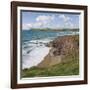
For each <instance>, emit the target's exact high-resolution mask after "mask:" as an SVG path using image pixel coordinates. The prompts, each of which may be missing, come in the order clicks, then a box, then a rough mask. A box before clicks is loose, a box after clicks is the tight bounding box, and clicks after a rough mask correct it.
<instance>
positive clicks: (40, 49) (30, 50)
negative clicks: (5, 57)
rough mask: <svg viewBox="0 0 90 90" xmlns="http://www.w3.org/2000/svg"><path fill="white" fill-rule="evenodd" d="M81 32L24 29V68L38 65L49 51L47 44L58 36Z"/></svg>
mask: <svg viewBox="0 0 90 90" xmlns="http://www.w3.org/2000/svg"><path fill="white" fill-rule="evenodd" d="M77 34H79V32H73V31H49V30H48V31H40V30H22V31H21V45H22V46H21V49H22V50H21V51H22V52H21V54H22V55H21V56H22V69H26V68H31V67H33V66H37V65H38V64H39V63H40V62H41V61H42V60H44V57H45V56H46V55H47V54H48V53H49V51H50V49H51V48H50V47H47V46H46V44H47V43H49V42H50V41H53V40H54V39H55V38H57V37H58V36H66V35H77Z"/></svg>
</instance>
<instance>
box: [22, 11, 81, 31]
mask: <svg viewBox="0 0 90 90" xmlns="http://www.w3.org/2000/svg"><path fill="white" fill-rule="evenodd" d="M21 15H22V30H29V29H31V28H52V29H62V28H79V16H80V14H76V13H74V14H71V13H60V12H59V13H53V12H35V11H34V12H32V11H22V14H21Z"/></svg>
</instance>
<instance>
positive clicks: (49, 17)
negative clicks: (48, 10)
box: [36, 15, 54, 22]
mask: <svg viewBox="0 0 90 90" xmlns="http://www.w3.org/2000/svg"><path fill="white" fill-rule="evenodd" d="M53 19H54V16H50V15H48V16H47V15H40V16H38V17H37V18H36V21H41V22H45V21H51V20H53Z"/></svg>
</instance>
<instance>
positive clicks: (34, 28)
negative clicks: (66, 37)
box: [30, 28, 79, 31]
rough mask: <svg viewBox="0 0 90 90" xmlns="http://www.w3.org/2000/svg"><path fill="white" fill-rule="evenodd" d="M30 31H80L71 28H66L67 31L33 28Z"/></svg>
mask: <svg viewBox="0 0 90 90" xmlns="http://www.w3.org/2000/svg"><path fill="white" fill-rule="evenodd" d="M30 30H40V31H48V30H49V31H50V30H51V31H79V29H78V28H74V29H71V28H70V29H69V28H65V29H51V28H31V29H30Z"/></svg>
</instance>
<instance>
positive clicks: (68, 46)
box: [38, 35, 79, 68]
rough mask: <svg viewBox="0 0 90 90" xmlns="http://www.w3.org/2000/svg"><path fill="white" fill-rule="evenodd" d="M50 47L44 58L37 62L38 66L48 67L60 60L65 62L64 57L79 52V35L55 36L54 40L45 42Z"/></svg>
mask: <svg viewBox="0 0 90 90" xmlns="http://www.w3.org/2000/svg"><path fill="white" fill-rule="evenodd" d="M47 46H48V47H52V48H51V50H50V52H49V54H48V55H47V56H46V57H45V58H44V60H43V61H42V62H41V63H39V64H38V67H40V68H44V67H50V66H53V65H56V64H59V63H62V62H67V61H66V60H65V59H64V58H65V57H66V56H69V55H72V54H74V55H73V56H75V55H78V54H79V36H78V35H75V36H62V37H57V38H56V39H55V40H54V41H52V42H50V43H49V44H47Z"/></svg>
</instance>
